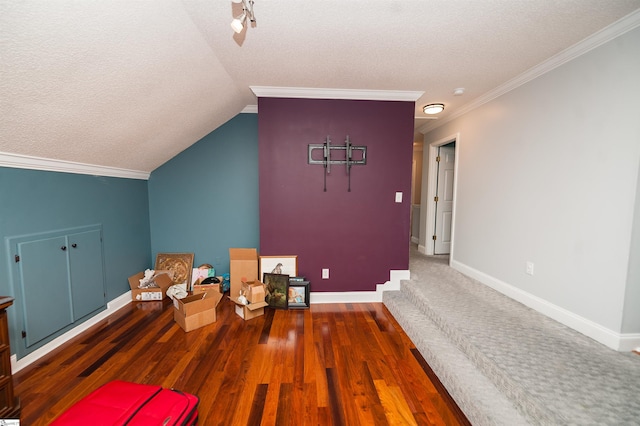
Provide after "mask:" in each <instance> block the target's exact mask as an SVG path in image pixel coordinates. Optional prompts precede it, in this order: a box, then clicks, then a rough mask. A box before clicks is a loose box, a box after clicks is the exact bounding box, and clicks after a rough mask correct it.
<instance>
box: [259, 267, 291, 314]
mask: <svg viewBox="0 0 640 426" xmlns="http://www.w3.org/2000/svg"><path fill="white" fill-rule="evenodd" d="M262 282H263V284H264V285H265V298H264V300H265V302H267V303H268V304H269V306H270V307H271V308H276V309H287V307H288V301H289V298H288V294H289V275H285V274H271V273H265V274H263V276H262Z"/></svg>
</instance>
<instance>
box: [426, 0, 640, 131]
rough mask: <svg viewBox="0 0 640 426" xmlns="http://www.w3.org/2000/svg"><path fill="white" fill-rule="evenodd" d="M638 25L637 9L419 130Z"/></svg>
mask: <svg viewBox="0 0 640 426" xmlns="http://www.w3.org/2000/svg"><path fill="white" fill-rule="evenodd" d="M638 26H640V9H638V10H636V11H635V12H631V13H630V14H628V15H627V16H625V17H624V18H622V19H620V20H618V21H616V22H614V23H613V24H611V25H609V26H607V27H604V28H603V29H601V30H600V31H597V32H595V33H593V34H592V35H590V36H589V37H587V38H585V39H584V40H582V41H580V42H578V43H576V44H574V45H573V46H571V47H569V48H567V49H565V50H563V51H562V52H560V53H558V54H556V55H554V56H552V57H551V58H549V59H547V60H546V61H544V62H542V63H540V64H538V65H536V66H535V67H533V68H531V69H529V70H528V71H525V72H524V73H522V74H520V75H519V76H517V77H515V78H513V79H511V80H509V81H507V82H506V83H504V84H502V85H500V86H498V87H496V88H495V89H493V90H491V91H489V92H487V93H485V94H484V95H482V96H480V97H478V98H476V99H474V100H473V101H471V102H469V103H468V104H465V105H463V106H462V107H461V108H459V109H457V110H456V111H454V112H453V113H452V114H451V115H449V116H447V117H445V118H444V119H443V120H440V121H438V122H430V123H426V124H424V125H423V126H420V127H419V128H418V131H419V132H420V133H422V134H425V133H428V132H430V131H431V130H433V129H435V128H437V127H439V126H442V125H443V124H445V123H447V122H449V121H451V120H454V119H456V118H458V117H460V116H462V115H464V114H466V113H468V112H469V111H472V110H474V109H476V108H478V107H479V106H481V105H484V104H486V103H487V102H490V101H492V100H494V99H496V98H498V97H500V96H502V95H504V94H506V93H508V92H510V91H512V90H514V89H516V88H518V87H520V86H522V85H523V84H525V83H528V82H530V81H532V80H534V79H536V78H538V77H540V76H541V75H543V74H546V73H548V72H549V71H551V70H553V69H555V68H558V67H559V66H561V65H563V64H566V63H567V62H569V61H572V60H574V59H576V58H578V57H579V56H582V55H584V54H585V53H587V52H589V51H591V50H593V49H595V48H597V47H599V46H601V45H603V44H605V43H607V42H609V41H611V40H613V39H615V38H617V37H619V36H621V35H622V34H624V33H626V32H628V31H631V30H633V29H634V28H636V27H638Z"/></svg>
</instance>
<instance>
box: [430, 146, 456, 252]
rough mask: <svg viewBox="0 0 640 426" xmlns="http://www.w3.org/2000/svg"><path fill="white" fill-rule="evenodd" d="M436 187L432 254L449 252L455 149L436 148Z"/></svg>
mask: <svg viewBox="0 0 640 426" xmlns="http://www.w3.org/2000/svg"><path fill="white" fill-rule="evenodd" d="M438 157H439V158H440V161H438V185H437V189H436V198H435V203H436V223H435V227H434V229H435V234H434V245H433V252H434V254H449V253H450V252H451V222H452V218H453V178H454V171H455V167H454V164H455V158H456V149H455V147H447V146H441V147H439V148H438Z"/></svg>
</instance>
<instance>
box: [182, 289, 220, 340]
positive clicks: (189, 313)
mask: <svg viewBox="0 0 640 426" xmlns="http://www.w3.org/2000/svg"><path fill="white" fill-rule="evenodd" d="M221 299H222V293H220V292H218V291H211V292H208V293H199V294H194V295H192V296H187V297H185V298H184V299H174V300H173V319H174V320H175V322H177V323H178V325H180V327H182V329H183V330H184V331H191V330H195V329H196V328H200V327H203V326H205V325H207V324H211V323H214V322H216V319H217V318H216V306H218V303H220V300H221Z"/></svg>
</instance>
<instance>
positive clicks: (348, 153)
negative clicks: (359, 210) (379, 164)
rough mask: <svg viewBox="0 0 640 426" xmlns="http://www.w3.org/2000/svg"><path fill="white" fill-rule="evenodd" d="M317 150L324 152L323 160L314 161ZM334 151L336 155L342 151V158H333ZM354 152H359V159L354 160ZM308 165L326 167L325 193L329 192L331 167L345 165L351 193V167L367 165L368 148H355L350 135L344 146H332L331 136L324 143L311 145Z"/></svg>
mask: <svg viewBox="0 0 640 426" xmlns="http://www.w3.org/2000/svg"><path fill="white" fill-rule="evenodd" d="M315 150H322V159H317V157H316V159H314V158H313V152H314V151H315ZM332 151H334V152H335V153H336V154H337V152H338V151H341V154H340V156H339V157H340V158H341V159H336V157H338V155H335V156H334V158H333V159H332V158H331V156H332V155H331V152H332ZM354 152H359V153H360V155H359V158H358V159H355V160H354V159H353V158H354V155H353V153H354ZM307 157H308V158H307V163H308V164H319V165H322V166H323V167H324V192H327V175H328V174H331V165H332V164H333V165H336V164H344V165H345V167H346V171H347V178H348V186H347V191H348V192H351V166H364V165H366V164H367V147H366V146H355V145H353V144H352V143H351V141H350V140H349V135H347V138H346V139H345V141H344V145H332V144H331V138H330V137H329V136H327V137H326V139H325V140H324V143H310V144H309V149H308V156H307Z"/></svg>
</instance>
